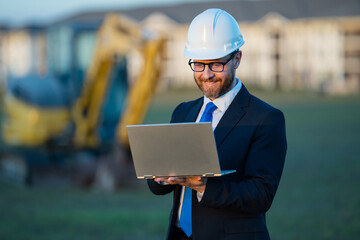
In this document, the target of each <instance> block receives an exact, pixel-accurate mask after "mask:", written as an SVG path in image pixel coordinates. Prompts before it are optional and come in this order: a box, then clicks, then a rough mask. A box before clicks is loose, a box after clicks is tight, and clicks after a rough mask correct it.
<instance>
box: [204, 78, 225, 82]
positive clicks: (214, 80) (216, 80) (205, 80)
mask: <svg viewBox="0 0 360 240" xmlns="http://www.w3.org/2000/svg"><path fill="white" fill-rule="evenodd" d="M199 80H200V81H201V82H218V81H220V79H218V78H211V79H208V78H200V79H199Z"/></svg>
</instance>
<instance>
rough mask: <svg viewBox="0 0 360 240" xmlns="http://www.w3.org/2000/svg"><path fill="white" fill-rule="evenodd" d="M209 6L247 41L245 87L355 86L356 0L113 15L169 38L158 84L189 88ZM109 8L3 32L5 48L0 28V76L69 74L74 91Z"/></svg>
mask: <svg viewBox="0 0 360 240" xmlns="http://www.w3.org/2000/svg"><path fill="white" fill-rule="evenodd" d="M208 8H221V9H224V10H226V11H227V12H229V13H230V14H232V15H233V16H234V17H235V18H236V19H237V20H238V21H239V25H240V28H241V31H242V33H243V35H244V39H245V45H244V46H243V48H242V50H243V60H242V63H241V66H240V68H239V71H238V74H239V77H240V78H241V80H242V81H243V82H244V83H245V84H246V85H256V86H259V87H261V88H264V89H283V90H292V89H296V90H307V91H316V92H326V93H333V94H348V93H352V92H355V93H358V92H359V91H360V2H359V1H358V0H343V1H336V0H271V1H270V0H264V1H262V0H259V1H220V2H198V3H186V4H178V5H168V6H157V7H146V8H145V7H144V8H134V9H129V10H119V11H114V10H111V12H116V13H121V14H124V15H126V16H127V17H130V18H132V19H134V20H136V21H138V22H139V23H141V24H142V25H144V26H146V27H149V28H151V29H155V30H157V31H159V32H162V33H163V34H164V35H165V36H166V37H167V39H168V42H167V51H166V60H165V62H164V64H163V66H164V67H163V69H164V74H163V77H162V78H163V79H162V84H161V86H162V88H164V89H166V88H169V87H176V88H178V87H188V86H194V84H193V77H192V72H191V71H190V70H189V67H188V65H187V59H185V58H184V57H183V48H184V45H185V42H186V35H187V28H188V25H189V23H190V22H191V20H192V19H193V17H194V16H196V15H197V14H198V13H200V12H202V11H204V10H205V9H208ZM109 12H110V11H99V12H96V11H95V12H84V13H81V14H77V15H74V16H71V17H69V18H66V19H61V20H59V21H57V22H56V23H52V24H51V25H48V27H47V28H46V37H44V36H45V35H44V32H43V31H40V32H39V31H34V30H33V29H26V30H25V29H23V30H12V31H7V33H6V34H8V36H7V39H8V40H7V41H6V42H7V43H6V44H4V45H2V40H1V39H2V37H1V36H2V32H1V31H0V52H2V51H3V52H7V54H6V57H5V58H4V59H5V60H2V59H1V58H0V61H2V62H4V63H5V65H6V67H5V70H4V69H3V70H2V72H0V77H1V74H3V75H4V72H6V74H7V75H9V74H10V75H11V74H17V75H21V74H26V72H29V71H34V70H36V71H38V72H39V73H41V72H43V71H45V70H47V71H48V72H49V73H51V74H54V75H55V76H57V77H59V78H62V79H68V80H66V81H65V82H67V86H68V87H71V88H73V91H74V92H78V91H79V89H80V88H81V83H82V80H83V78H84V73H85V72H86V69H87V68H88V64H89V62H90V60H91V58H92V51H93V48H94V45H95V42H96V30H97V29H98V28H99V26H100V25H101V22H102V21H103V19H104V17H105V16H106V14H107V13H109ZM40 33H41V34H40ZM2 46H4V49H3V50H1V49H2ZM44 46H46V47H44ZM15 49H16V50H15ZM30 49H31V50H30ZM0 54H1V53H0ZM130 56H132V57H133V60H131V59H130V60H129V61H128V63H129V72H130V76H132V75H136V73H137V72H138V71H137V70H138V68H139V64H140V63H139V62H138V61H137V60H136V54H135V55H130Z"/></svg>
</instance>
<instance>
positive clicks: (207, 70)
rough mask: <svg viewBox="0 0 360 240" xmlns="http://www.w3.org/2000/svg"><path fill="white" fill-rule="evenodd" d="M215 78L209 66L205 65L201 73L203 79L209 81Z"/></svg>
mask: <svg viewBox="0 0 360 240" xmlns="http://www.w3.org/2000/svg"><path fill="white" fill-rule="evenodd" d="M214 76H215V74H214V72H213V71H211V70H210V68H209V65H205V69H204V71H203V78H205V79H211V78H213V77H214Z"/></svg>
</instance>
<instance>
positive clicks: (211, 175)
mask: <svg viewBox="0 0 360 240" xmlns="http://www.w3.org/2000/svg"><path fill="white" fill-rule="evenodd" d="M214 176H215V174H214V173H204V174H203V177H214Z"/></svg>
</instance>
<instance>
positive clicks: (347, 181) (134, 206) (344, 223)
mask: <svg viewBox="0 0 360 240" xmlns="http://www.w3.org/2000/svg"><path fill="white" fill-rule="evenodd" d="M256 95H257V96H259V97H261V98H262V99H264V100H266V101H268V102H269V103H270V104H272V105H274V106H276V107H278V108H280V109H281V110H283V112H284V114H285V117H286V123H287V138H288V154H287V159H286V164H285V169H284V174H283V178H282V180H281V183H280V187H279V189H278V193H277V195H276V197H275V200H274V203H273V206H272V208H271V209H270V211H269V213H268V215H267V222H268V227H269V231H270V235H271V236H272V239H273V240H302V239H307V240H309V239H310V240H311V239H313V240H319V239H324V240H325V239H329V240H330V239H334V240H337V239H340V240H355V239H358V238H359V236H360V188H359V176H360V174H359V173H360V146H359V145H360V140H359V136H360V96H349V97H329V96H318V95H314V94H304V93H261V92H257V93H256ZM196 96H200V93H199V92H198V91H177V92H172V93H162V94H160V95H158V96H157V97H156V98H155V99H154V101H153V104H152V105H151V107H150V111H149V113H148V115H147V117H146V121H145V122H146V123H159V122H168V121H169V119H170V115H171V111H172V109H173V108H174V107H175V106H176V105H177V103H178V102H180V101H184V100H189V99H192V98H195V97H196ZM170 207H171V196H162V197H159V196H154V195H152V194H151V193H150V192H149V191H148V190H147V188H146V186H145V185H141V186H140V187H138V188H136V189H129V188H128V189H121V190H119V191H117V192H115V193H113V194H106V193H99V192H94V191H91V190H83V189H78V188H75V187H72V186H61V187H50V186H41V187H34V188H30V189H29V188H19V187H14V186H12V185H8V184H6V183H0V209H1V214H0V223H1V224H0V239H1V240H8V239H9V240H10V239H11V240H16V239H26V240H32V239H34V240H35V239H36V240H41V239H44V240H45V239H46V240H63V239H86V240H92V239H94V240H95V239H126V240H140V239H150V240H151V239H154V240H155V239H164V238H165V235H166V228H167V224H168V214H169V211H170Z"/></svg>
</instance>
